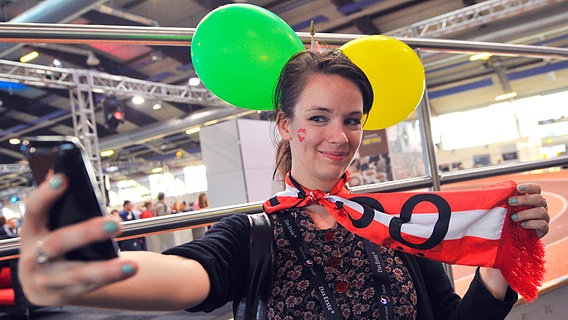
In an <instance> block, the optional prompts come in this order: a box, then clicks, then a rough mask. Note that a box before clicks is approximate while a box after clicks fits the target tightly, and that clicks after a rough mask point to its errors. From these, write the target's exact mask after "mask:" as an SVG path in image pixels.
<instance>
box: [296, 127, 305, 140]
mask: <svg viewBox="0 0 568 320" xmlns="http://www.w3.org/2000/svg"><path fill="white" fill-rule="evenodd" d="M297 134H298V140H299V141H300V142H302V141H304V139H306V129H304V128H301V129H298V132H297Z"/></svg>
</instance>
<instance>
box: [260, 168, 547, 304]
mask: <svg viewBox="0 0 568 320" xmlns="http://www.w3.org/2000/svg"><path fill="white" fill-rule="evenodd" d="M349 177H350V176H349V173H348V172H346V173H345V174H344V175H343V177H342V179H341V180H340V181H339V182H338V183H337V184H336V185H335V186H334V187H333V189H332V190H331V191H330V192H322V191H319V190H308V189H306V188H304V187H303V186H301V185H300V184H299V183H298V182H296V181H295V180H294V179H293V178H292V177H291V176H290V174H288V175H287V177H286V189H285V190H284V191H282V192H279V193H277V194H276V195H275V196H274V197H272V198H270V199H269V200H267V201H266V202H265V203H264V211H265V212H266V213H274V212H278V211H282V210H286V209H289V208H295V207H304V206H308V205H312V204H319V205H322V206H324V207H325V208H326V209H327V210H328V211H329V212H330V214H331V215H332V216H333V217H334V218H335V220H336V221H337V222H338V223H340V224H341V225H343V226H344V227H345V228H347V229H348V230H350V231H351V232H353V233H355V234H358V235H360V236H362V237H364V238H366V239H368V240H370V241H373V242H375V243H377V244H379V245H382V246H387V247H390V248H393V249H396V250H399V251H402V252H406V253H409V254H412V255H416V256H420V257H425V258H428V259H431V260H435V261H440V262H444V263H449V264H460V265H469V266H480V267H490V268H497V269H500V270H501V272H502V274H503V277H504V278H505V280H507V282H508V283H509V285H510V286H511V288H512V289H513V290H515V291H516V292H518V293H519V294H520V295H521V296H523V298H524V299H525V300H526V301H527V302H529V301H533V300H534V299H536V297H537V294H538V286H540V285H541V284H542V281H543V278H544V273H545V270H544V245H543V244H542V242H541V241H540V239H539V238H538V236H537V235H536V233H535V232H534V231H533V230H526V229H524V228H522V227H521V226H520V225H519V223H516V222H514V221H512V220H511V219H510V217H511V215H512V214H513V213H515V212H518V211H521V210H524V209H526V207H512V206H509V204H508V199H509V197H511V196H514V195H517V194H518V193H517V184H516V183H515V182H513V181H507V182H503V183H499V184H495V185H491V186H488V187H485V188H482V189H475V190H464V191H438V192H422V193H419V192H393V193H372V194H351V193H350V191H349V187H348V185H347V183H348V181H349Z"/></svg>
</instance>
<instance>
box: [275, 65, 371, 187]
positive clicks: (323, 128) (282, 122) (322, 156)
mask: <svg viewBox="0 0 568 320" xmlns="http://www.w3.org/2000/svg"><path fill="white" fill-rule="evenodd" d="M362 118H363V97H362V95H361V91H360V90H359V87H357V85H356V84H355V83H354V82H352V81H350V80H348V79H346V78H343V77H341V76H338V75H324V74H315V75H312V76H310V77H309V78H308V80H307V82H306V85H305V87H304V89H303V91H302V93H301V95H300V97H299V99H298V102H297V104H296V106H295V109H294V117H293V118H292V119H288V118H285V117H284V114H283V113H279V114H278V118H277V122H278V129H279V132H280V135H281V136H282V138H283V139H285V140H289V141H290V148H291V152H292V176H293V177H294V179H296V180H297V181H298V182H299V183H301V184H302V185H304V186H305V187H307V188H309V189H319V190H322V191H327V190H329V189H331V187H332V186H333V185H335V183H336V182H337V181H338V180H339V178H341V175H342V174H343V173H344V172H345V170H347V167H348V166H349V164H350V163H351V160H352V159H353V156H354V155H355V153H356V152H357V149H358V148H359V144H360V143H361V138H362V134H363V129H362V126H361V119H362Z"/></svg>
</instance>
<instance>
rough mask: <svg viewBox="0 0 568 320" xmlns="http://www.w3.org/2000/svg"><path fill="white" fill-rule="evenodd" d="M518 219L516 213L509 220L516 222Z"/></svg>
mask: <svg viewBox="0 0 568 320" xmlns="http://www.w3.org/2000/svg"><path fill="white" fill-rule="evenodd" d="M518 218H519V216H517V214H516V213H515V214H513V215H512V216H511V220H513V221H517V219H518Z"/></svg>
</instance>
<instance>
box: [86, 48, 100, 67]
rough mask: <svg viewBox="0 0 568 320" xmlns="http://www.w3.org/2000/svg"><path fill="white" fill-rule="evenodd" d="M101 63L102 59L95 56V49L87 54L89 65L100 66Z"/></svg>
mask: <svg viewBox="0 0 568 320" xmlns="http://www.w3.org/2000/svg"><path fill="white" fill-rule="evenodd" d="M99 64H101V60H99V58H97V56H95V54H94V53H93V51H89V53H88V54H87V65H88V66H91V67H95V66H98V65H99Z"/></svg>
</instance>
